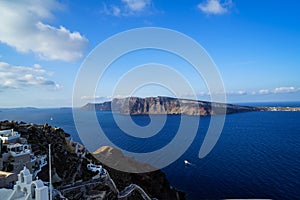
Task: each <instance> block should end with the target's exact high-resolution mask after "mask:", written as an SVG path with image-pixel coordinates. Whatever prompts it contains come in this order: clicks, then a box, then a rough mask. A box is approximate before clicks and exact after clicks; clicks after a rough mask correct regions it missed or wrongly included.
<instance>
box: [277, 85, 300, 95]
mask: <svg viewBox="0 0 300 200" xmlns="http://www.w3.org/2000/svg"><path fill="white" fill-rule="evenodd" d="M297 91H300V88H295V87H292V86H291V87H278V88H275V90H274V93H275V94H278V93H292V92H297Z"/></svg>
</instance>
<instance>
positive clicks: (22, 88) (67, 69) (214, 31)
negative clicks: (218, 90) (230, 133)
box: [0, 0, 300, 107]
mask: <svg viewBox="0 0 300 200" xmlns="http://www.w3.org/2000/svg"><path fill="white" fill-rule="evenodd" d="M299 8H300V3H299V1H297V0H286V1H274V0H264V1H261V0H252V1H237V0H189V1H184V0H173V1H166V0H107V1H105V0H87V1H79V0H72V1H71V0H66V1H56V0H35V1H34V0H24V1H10V0H1V1H0V24H1V26H2V27H1V29H0V95H1V99H0V107H24V106H34V107H61V106H71V105H72V92H73V84H74V81H75V79H76V75H77V73H78V70H79V69H80V66H81V63H82V62H83V60H84V58H85V57H86V56H87V55H88V54H89V52H90V51H91V50H92V49H94V48H95V47H96V46H97V45H98V44H99V43H101V42H103V41H104V40H106V39H107V38H109V37H111V36H113V35H114V34H117V33H120V32H122V31H126V30H129V29H132V28H141V27H149V26H151V27H162V28H168V29H173V30H175V31H179V32H181V33H183V34H185V35H187V36H189V37H191V38H193V39H194V40H196V41H197V42H198V43H199V44H200V45H202V47H203V48H204V49H205V50H206V51H207V52H208V54H209V55H210V56H211V58H212V59H213V60H214V62H215V63H216V65H217V67H218V69H219V72H220V74H221V76H222V79H223V82H224V86H225V88H226V94H227V99H228V101H230V102H262V101H272V102H273V101H299V100H300V79H299V74H300V56H299V53H300V15H299ZM103 56H105V55H103ZM149 62H157V63H163V64H166V65H169V66H170V67H174V69H176V70H177V71H178V72H179V73H181V74H182V75H184V76H185V78H186V79H187V80H189V81H190V83H191V84H192V85H193V86H194V88H195V90H196V93H197V95H198V98H200V99H208V98H209V96H208V94H207V93H208V92H207V88H206V87H205V84H204V82H203V80H202V79H201V77H199V76H198V75H195V73H194V72H193V69H192V67H191V66H188V64H186V63H184V62H183V61H182V60H180V59H178V58H176V57H174V55H169V54H168V53H166V52H159V51H154V50H153V51H151V50H150V51H141V52H136V53H133V54H129V55H128V56H127V58H120V60H118V61H116V62H115V63H114V65H112V66H111V69H110V70H109V71H108V73H107V76H106V77H103V79H102V80H101V81H102V82H103V83H105V84H106V85H105V86H102V85H101V84H99V86H98V90H97V91H96V93H95V95H94V96H82V97H81V102H82V104H84V103H86V102H89V101H103V100H107V99H109V98H110V97H111V89H110V88H113V84H115V82H116V81H117V80H118V78H119V77H120V76H122V74H124V73H126V70H130V69H131V68H133V67H135V66H137V65H140V64H143V63H149ZM121 66H122V68H121ZM135 95H140V96H155V95H172V94H171V93H170V92H169V91H168V90H167V89H166V88H165V89H163V88H159V87H157V85H156V86H147V87H144V88H141V89H140V90H139V91H138V92H137V93H136V94H135ZM182 97H188V94H184V91H182Z"/></svg>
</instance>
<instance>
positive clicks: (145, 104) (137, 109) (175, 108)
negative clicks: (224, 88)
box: [82, 97, 262, 116]
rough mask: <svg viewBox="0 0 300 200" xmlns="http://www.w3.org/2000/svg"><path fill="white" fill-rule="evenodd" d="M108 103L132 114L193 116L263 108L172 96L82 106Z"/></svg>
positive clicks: (104, 105) (102, 106) (98, 107)
mask: <svg viewBox="0 0 300 200" xmlns="http://www.w3.org/2000/svg"><path fill="white" fill-rule="evenodd" d="M107 105H110V106H111V107H110V108H111V110H113V111H118V112H120V114H130V115H140V114H184V115H193V116H207V115H216V114H225V113H227V114H230V113H239V112H250V111H261V110H262V108H259V107H250V106H240V105H233V104H224V103H211V102H206V101H198V100H190V99H178V98H171V97H147V98H139V97H128V98H123V99H113V100H112V101H111V102H104V103H99V104H87V105H85V106H84V107H82V109H86V110H89V108H95V109H96V110H109V109H108V106H107ZM212 108H213V109H212Z"/></svg>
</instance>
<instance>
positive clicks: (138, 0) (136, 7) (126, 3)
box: [102, 0, 152, 17]
mask: <svg viewBox="0 0 300 200" xmlns="http://www.w3.org/2000/svg"><path fill="white" fill-rule="evenodd" d="M151 3H152V2H151V0H120V4H118V5H115V4H112V5H106V4H103V9H102V12H103V13H104V14H107V15H113V16H116V17H119V16H133V15H140V14H142V13H143V11H146V10H149V8H150V6H151Z"/></svg>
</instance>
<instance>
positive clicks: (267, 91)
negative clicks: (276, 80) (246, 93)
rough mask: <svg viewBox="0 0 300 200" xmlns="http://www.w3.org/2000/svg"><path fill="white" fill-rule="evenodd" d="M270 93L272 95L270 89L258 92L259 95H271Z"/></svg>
mask: <svg viewBox="0 0 300 200" xmlns="http://www.w3.org/2000/svg"><path fill="white" fill-rule="evenodd" d="M270 93H271V91H270V90H268V89H261V90H259V91H258V94H270Z"/></svg>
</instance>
